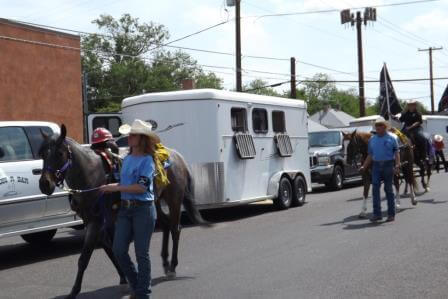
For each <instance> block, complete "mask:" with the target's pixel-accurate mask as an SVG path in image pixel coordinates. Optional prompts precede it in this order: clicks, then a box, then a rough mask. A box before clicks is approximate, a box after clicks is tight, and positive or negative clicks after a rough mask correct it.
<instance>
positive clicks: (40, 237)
mask: <svg viewBox="0 0 448 299" xmlns="http://www.w3.org/2000/svg"><path fill="white" fill-rule="evenodd" d="M55 234H56V229H52V230H46V231H43V232H37V233H31V234H26V235H21V237H22V239H23V240H25V241H26V242H28V243H30V244H32V245H41V244H45V243H48V242H50V241H51V240H52V239H53V237H54V235H55Z"/></svg>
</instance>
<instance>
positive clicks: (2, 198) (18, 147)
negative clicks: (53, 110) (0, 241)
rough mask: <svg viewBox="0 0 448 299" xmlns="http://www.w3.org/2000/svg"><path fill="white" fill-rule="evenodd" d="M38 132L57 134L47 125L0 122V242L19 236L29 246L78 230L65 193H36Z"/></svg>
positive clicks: (40, 139)
mask: <svg viewBox="0 0 448 299" xmlns="http://www.w3.org/2000/svg"><path fill="white" fill-rule="evenodd" d="M41 130H42V131H44V132H46V133H48V134H53V133H59V127H58V126H57V125H56V124H54V123H48V122H27V121H10V122H0V238H2V237H9V236H16V235H21V236H22V238H23V239H24V240H25V241H27V242H29V243H42V242H48V241H50V240H51V239H52V238H53V237H54V235H55V233H56V230H57V229H58V228H62V227H75V228H79V227H82V224H83V222H82V220H81V219H79V218H78V217H77V216H76V214H75V213H74V212H73V211H72V210H71V209H70V203H69V198H68V193H67V192H64V191H63V190H61V189H57V190H56V192H55V193H54V194H53V195H51V196H46V195H44V194H42V193H41V192H40V189H39V178H40V175H41V173H42V160H41V159H40V157H39V155H38V151H39V148H40V146H41V144H42V142H43V137H42V134H41Z"/></svg>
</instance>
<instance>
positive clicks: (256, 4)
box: [0, 0, 448, 109]
mask: <svg viewBox="0 0 448 299" xmlns="http://www.w3.org/2000/svg"><path fill="white" fill-rule="evenodd" d="M407 1H409V0H258V1H257V0H241V13H242V16H243V19H242V24H241V30H242V53H243V56H244V55H251V56H264V57H275V58H280V59H282V60H265V59H254V58H249V57H243V60H242V68H243V69H244V71H243V82H244V83H248V82H249V81H251V80H253V79H255V78H260V79H263V80H265V81H266V82H268V83H269V84H274V83H278V82H283V81H287V80H289V77H288V73H289V70H290V64H289V58H290V57H295V58H296V59H297V60H298V61H299V62H298V63H297V75H299V79H298V80H300V79H306V78H311V77H312V76H313V75H315V74H316V73H327V74H329V75H330V76H331V78H332V79H334V80H357V78H358V74H357V72H358V58H357V47H356V30H355V29H354V28H352V27H350V26H349V25H341V22H340V15H339V12H331V13H318V14H306V15H303V14H302V15H295V16H283V17H260V16H261V15H266V14H272V13H290V12H301V11H315V10H327V9H337V10H342V9H346V8H355V7H365V6H373V5H383V4H389V3H397V2H407ZM0 7H2V10H1V12H0V18H8V19H13V20H19V21H26V22H33V23H37V24H43V25H50V26H56V27H61V28H68V29H74V30H80V31H87V32H98V29H97V28H96V26H95V25H93V24H92V23H91V21H92V20H93V19H95V18H97V17H98V16H99V15H101V14H109V15H112V16H113V17H115V18H119V17H120V16H121V15H122V14H124V13H129V14H131V15H132V16H133V17H138V18H139V20H140V21H141V22H151V21H152V22H155V23H159V24H163V25H164V26H166V27H167V29H168V30H169V32H170V39H171V40H173V39H176V38H179V37H182V36H185V35H187V34H190V33H193V32H196V31H198V30H201V29H203V28H205V27H208V26H211V25H214V24H217V23H219V22H223V21H227V20H232V18H233V17H234V7H227V6H226V0H194V1H186V0H184V1H180V0H165V1H159V0H158V1H156V0H126V1H122V0H40V1H34V0H23V1H20V0H16V1H9V0H0ZM353 11H355V10H353ZM446 28H448V0H439V1H434V2H427V3H420V4H413V5H403V6H392V7H379V8H377V21H376V22H373V23H369V24H368V25H367V26H363V32H362V34H363V47H364V51H363V52H364V70H365V75H364V76H365V80H377V79H378V78H379V72H380V70H381V68H382V65H383V63H386V64H387V67H388V69H389V73H390V76H391V78H392V79H413V78H429V58H428V52H419V51H418V49H419V48H420V49H424V48H428V47H430V46H432V47H440V46H442V47H443V48H444V49H443V50H440V51H434V52H433V62H434V77H448V30H446ZM173 45H176V46H182V47H190V48H197V49H205V50H213V51H220V52H229V53H235V23H234V22H233V21H230V22H228V23H226V24H224V25H222V26H219V27H216V28H214V29H211V30H209V31H206V32H204V33H201V34H198V35H195V36H193V37H191V38H188V39H185V40H182V41H179V42H176V43H173ZM171 50H172V49H171ZM186 52H188V53H189V54H190V55H191V56H192V57H193V58H194V59H196V60H197V62H198V63H199V64H200V65H203V66H204V69H205V70H207V71H214V72H215V73H216V74H217V75H218V76H219V77H221V78H222V79H223V80H224V87H225V88H226V89H234V88H235V75H234V67H235V57H234V56H229V55H217V54H211V53H202V52H195V51H190V50H187V51H186ZM302 62H306V63H311V64H315V65H319V66H323V67H326V68H330V69H332V70H334V71H332V70H326V69H322V68H318V67H313V66H310V65H306V64H303V63H302ZM211 66H215V67H211ZM447 84H448V80H438V81H435V82H434V92H435V97H434V98H435V105H436V109H437V104H438V102H439V99H440V97H441V95H442V93H443V91H444V89H445V87H446V85H447ZM337 87H338V88H340V89H355V90H357V83H339V84H337ZM288 88H289V85H283V86H281V87H278V89H280V90H287V89H288ZM394 88H395V90H396V93H397V95H398V97H399V98H402V99H410V98H417V99H418V100H419V101H421V102H422V103H423V104H424V105H425V106H426V107H427V108H430V86H429V82H428V81H420V82H406V83H404V82H401V83H399V82H394ZM378 94H379V83H366V97H367V99H368V100H369V101H374V99H375V98H376V97H377V96H378Z"/></svg>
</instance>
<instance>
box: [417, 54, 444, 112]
mask: <svg viewBox="0 0 448 299" xmlns="http://www.w3.org/2000/svg"><path fill="white" fill-rule="evenodd" d="M442 49H443V48H442V47H439V48H433V47H429V48H428V49H418V51H419V52H426V51H427V52H429V88H430V91H431V114H434V82H433V75H432V51H434V50H442Z"/></svg>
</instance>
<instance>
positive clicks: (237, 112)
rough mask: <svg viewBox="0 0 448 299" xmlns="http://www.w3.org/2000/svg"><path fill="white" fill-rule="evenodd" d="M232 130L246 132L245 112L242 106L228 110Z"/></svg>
mask: <svg viewBox="0 0 448 299" xmlns="http://www.w3.org/2000/svg"><path fill="white" fill-rule="evenodd" d="M230 114H231V121H232V130H233V131H234V132H243V133H244V132H247V112H246V109H244V108H232V109H231V110H230Z"/></svg>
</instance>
